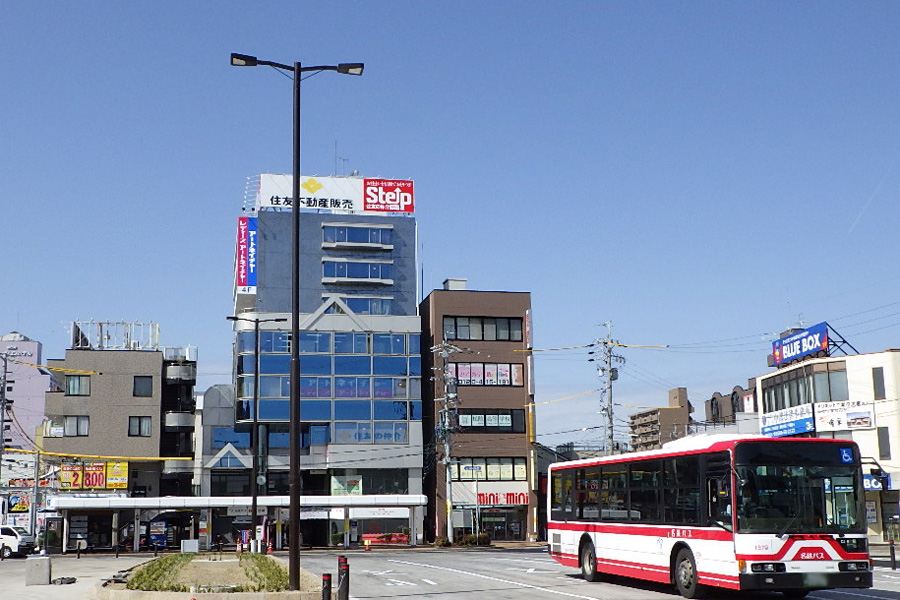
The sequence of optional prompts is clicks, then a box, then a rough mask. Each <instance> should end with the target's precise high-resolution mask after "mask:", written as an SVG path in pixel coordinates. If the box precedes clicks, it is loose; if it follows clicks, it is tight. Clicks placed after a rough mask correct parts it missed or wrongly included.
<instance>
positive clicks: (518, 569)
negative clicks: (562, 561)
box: [506, 567, 556, 573]
mask: <svg viewBox="0 0 900 600" xmlns="http://www.w3.org/2000/svg"><path fill="white" fill-rule="evenodd" d="M506 570H507V571H522V572H524V573H556V571H538V570H537V569H535V568H534V567H528V568H527V569H526V568H523V567H506Z"/></svg>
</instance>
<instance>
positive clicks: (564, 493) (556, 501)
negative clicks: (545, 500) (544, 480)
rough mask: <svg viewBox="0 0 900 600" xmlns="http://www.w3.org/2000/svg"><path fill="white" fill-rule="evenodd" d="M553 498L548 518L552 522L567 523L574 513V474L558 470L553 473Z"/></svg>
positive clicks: (569, 471)
mask: <svg viewBox="0 0 900 600" xmlns="http://www.w3.org/2000/svg"><path fill="white" fill-rule="evenodd" d="M551 485H552V486H553V498H552V503H551V505H550V518H551V519H553V520H554V521H568V520H569V519H571V518H572V516H573V513H574V511H575V472H574V471H571V470H568V471H565V470H558V471H554V472H553V480H552V482H551Z"/></svg>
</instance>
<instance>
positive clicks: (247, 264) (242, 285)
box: [234, 217, 258, 294]
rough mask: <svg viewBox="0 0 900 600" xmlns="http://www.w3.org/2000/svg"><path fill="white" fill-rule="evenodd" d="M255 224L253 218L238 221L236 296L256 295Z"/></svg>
mask: <svg viewBox="0 0 900 600" xmlns="http://www.w3.org/2000/svg"><path fill="white" fill-rule="evenodd" d="M257 234H258V231H257V223H256V218H255V217H240V218H239V219H238V229H237V241H236V258H235V265H234V267H235V288H236V291H237V293H238V294H255V293H256V254H257V243H258V238H257Z"/></svg>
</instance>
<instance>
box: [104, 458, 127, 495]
mask: <svg viewBox="0 0 900 600" xmlns="http://www.w3.org/2000/svg"><path fill="white" fill-rule="evenodd" d="M106 487H107V488H110V489H118V490H124V489H128V462H127V461H117V462H108V463H106Z"/></svg>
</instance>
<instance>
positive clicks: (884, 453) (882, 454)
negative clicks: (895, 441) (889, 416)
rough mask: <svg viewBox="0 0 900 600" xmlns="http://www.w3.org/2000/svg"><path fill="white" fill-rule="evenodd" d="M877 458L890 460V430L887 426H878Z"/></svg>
mask: <svg viewBox="0 0 900 600" xmlns="http://www.w3.org/2000/svg"><path fill="white" fill-rule="evenodd" d="M878 460H891V432H890V429H889V428H887V427H879V428H878Z"/></svg>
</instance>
